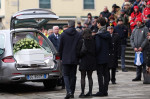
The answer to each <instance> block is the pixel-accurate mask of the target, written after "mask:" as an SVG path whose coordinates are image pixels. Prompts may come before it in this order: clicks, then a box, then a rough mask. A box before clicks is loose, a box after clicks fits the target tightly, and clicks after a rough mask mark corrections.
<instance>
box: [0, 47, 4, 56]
mask: <svg viewBox="0 0 150 99" xmlns="http://www.w3.org/2000/svg"><path fill="white" fill-rule="evenodd" d="M4 52H5V49H2V48H0V56H1V55H2V54H3V53H4Z"/></svg>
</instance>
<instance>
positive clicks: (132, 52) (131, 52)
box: [125, 50, 135, 55]
mask: <svg viewBox="0 0 150 99" xmlns="http://www.w3.org/2000/svg"><path fill="white" fill-rule="evenodd" d="M125 53H130V54H133V55H134V54H135V52H134V51H128V50H126V51H125Z"/></svg>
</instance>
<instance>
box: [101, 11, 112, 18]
mask: <svg viewBox="0 0 150 99" xmlns="http://www.w3.org/2000/svg"><path fill="white" fill-rule="evenodd" d="M100 14H101V15H102V17H106V18H109V17H110V16H111V13H110V12H109V11H108V10H107V11H106V12H104V11H103V12H101V13H100Z"/></svg>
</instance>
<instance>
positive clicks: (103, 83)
mask: <svg viewBox="0 0 150 99" xmlns="http://www.w3.org/2000/svg"><path fill="white" fill-rule="evenodd" d="M97 26H98V28H99V30H98V32H97V34H96V35H95V43H96V61H97V76H98V84H99V91H98V92H97V93H96V94H94V96H100V97H101V96H108V84H109V70H108V62H109V59H108V58H109V49H110V48H111V43H110V42H111V41H110V40H111V36H110V33H109V32H108V31H106V20H105V18H103V17H102V18H99V19H98V20H97Z"/></svg>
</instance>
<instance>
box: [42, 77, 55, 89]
mask: <svg viewBox="0 0 150 99" xmlns="http://www.w3.org/2000/svg"><path fill="white" fill-rule="evenodd" d="M43 84H44V87H45V88H46V89H54V88H55V87H56V85H57V79H50V80H45V81H43Z"/></svg>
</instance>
